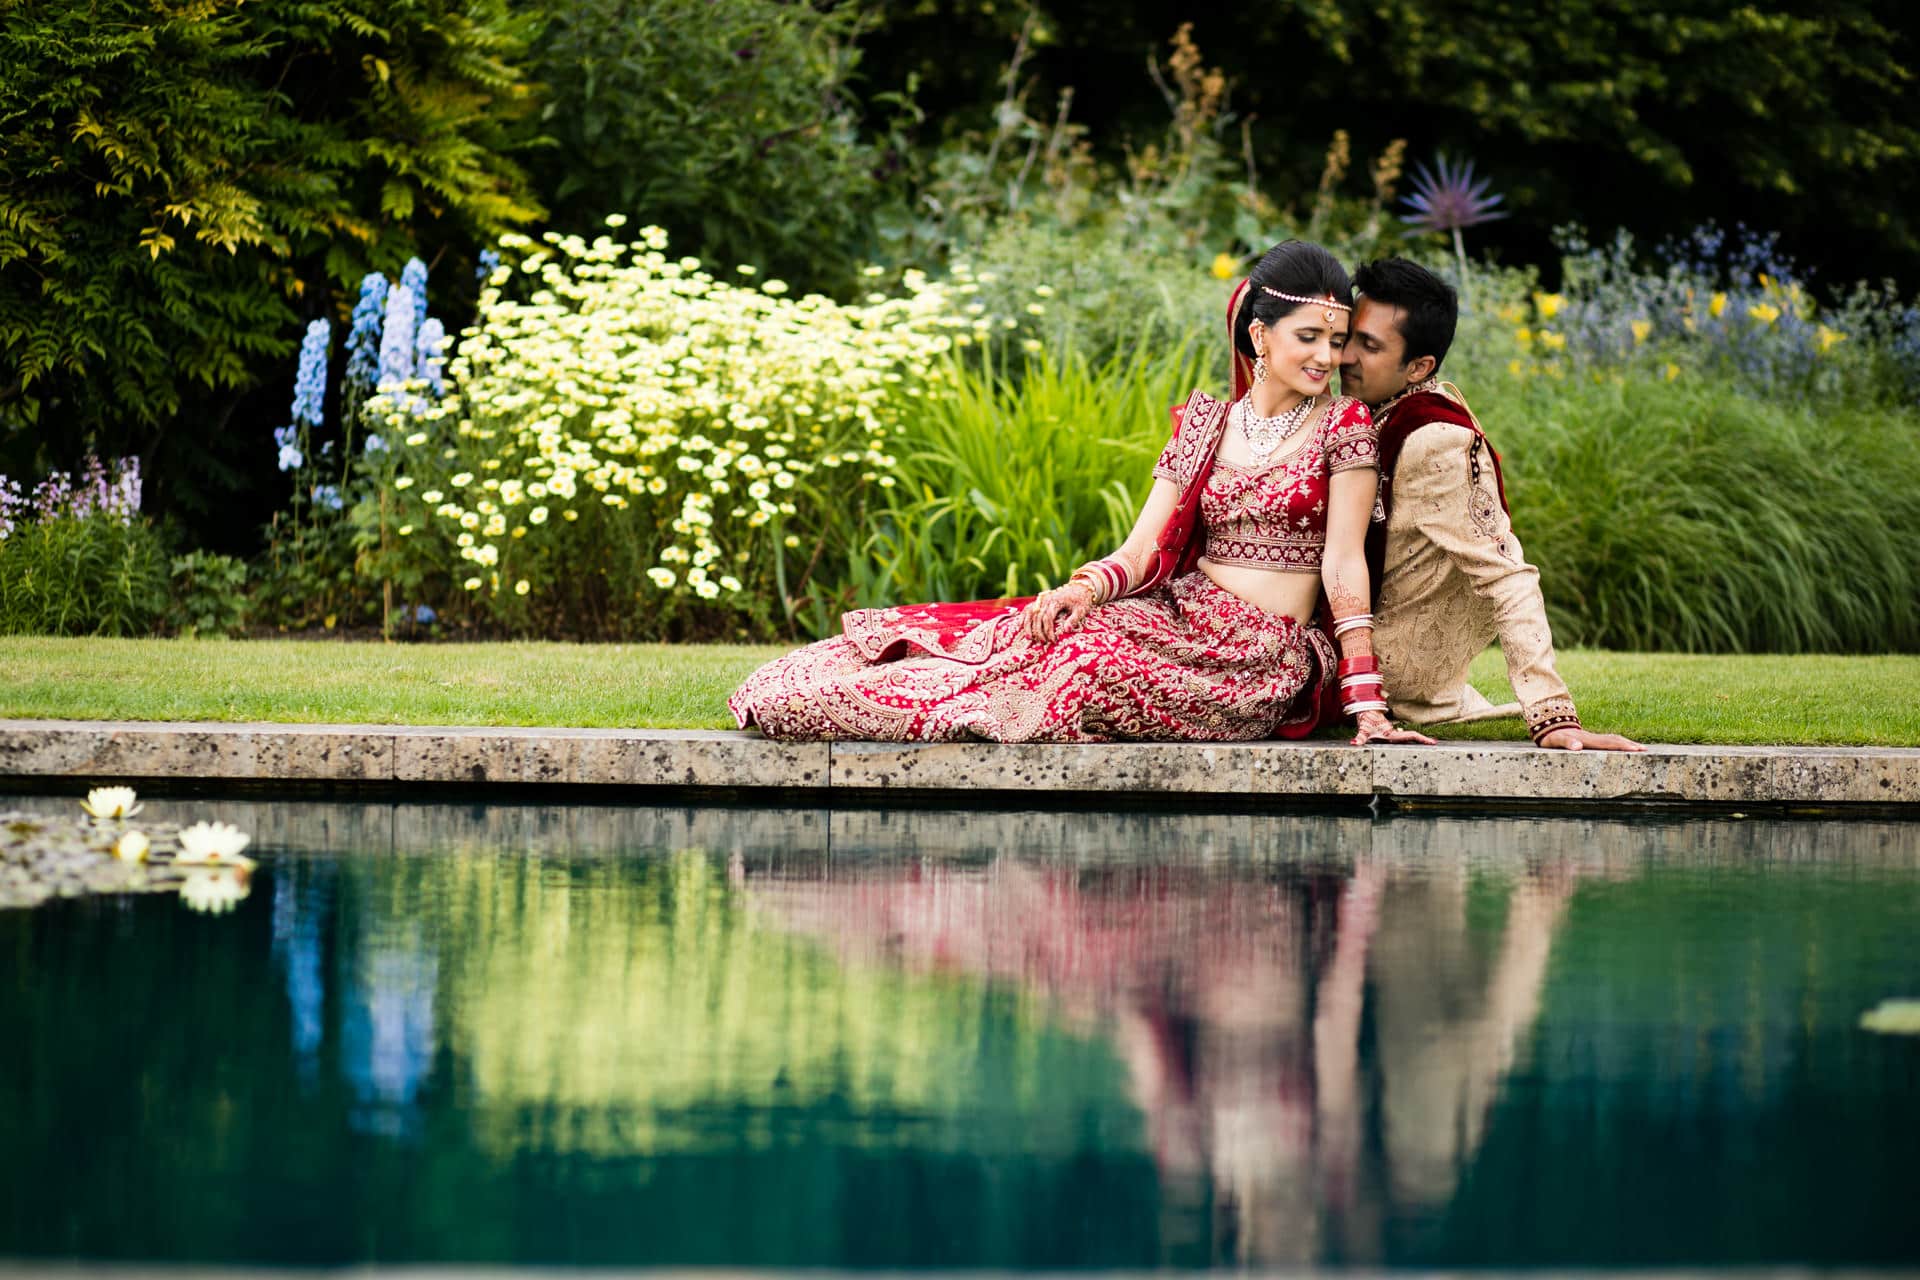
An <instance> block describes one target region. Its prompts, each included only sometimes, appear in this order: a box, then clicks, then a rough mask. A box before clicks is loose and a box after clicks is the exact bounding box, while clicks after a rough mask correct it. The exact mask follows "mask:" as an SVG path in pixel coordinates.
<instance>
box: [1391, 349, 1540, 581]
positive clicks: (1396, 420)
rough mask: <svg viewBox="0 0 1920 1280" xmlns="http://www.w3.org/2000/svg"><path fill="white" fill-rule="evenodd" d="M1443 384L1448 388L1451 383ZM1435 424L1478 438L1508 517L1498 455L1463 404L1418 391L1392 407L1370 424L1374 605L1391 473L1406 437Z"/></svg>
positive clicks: (1431, 392) (1435, 392)
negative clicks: (1375, 487)
mask: <svg viewBox="0 0 1920 1280" xmlns="http://www.w3.org/2000/svg"><path fill="white" fill-rule="evenodd" d="M1443 385H1446V386H1448V387H1451V386H1452V384H1451V383H1446V384H1443ZM1436 422H1438V423H1444V424H1445V425H1447V426H1450V427H1465V428H1466V429H1467V430H1468V431H1471V432H1473V434H1474V435H1475V436H1476V437H1478V440H1477V444H1476V447H1484V448H1485V449H1486V452H1487V457H1489V458H1491V459H1492V460H1493V483H1494V487H1495V488H1496V489H1497V490H1498V491H1499V494H1500V509H1501V510H1502V511H1505V512H1507V513H1508V514H1509V515H1511V514H1512V509H1511V508H1510V507H1508V506H1507V480H1506V477H1505V475H1503V474H1502V473H1501V470H1500V455H1499V453H1498V452H1496V451H1495V450H1494V447H1493V441H1491V440H1489V439H1487V433H1486V432H1484V431H1482V430H1481V429H1480V423H1479V422H1478V421H1477V420H1476V419H1475V418H1474V416H1473V410H1471V409H1469V408H1467V406H1466V404H1465V403H1464V401H1462V400H1456V399H1454V398H1453V397H1452V396H1449V395H1446V394H1444V393H1442V392H1440V391H1421V392H1418V393H1416V394H1414V395H1410V396H1408V397H1407V398H1406V399H1405V400H1402V401H1401V402H1400V403H1399V404H1396V405H1394V406H1393V407H1392V408H1391V409H1389V410H1388V411H1387V419H1386V421H1385V422H1380V421H1375V423H1374V426H1375V428H1376V429H1377V430H1378V431H1379V432H1380V499H1379V502H1378V504H1377V507H1376V509H1375V511H1374V517H1373V520H1372V522H1371V523H1369V524H1368V525H1367V578H1368V581H1370V582H1371V583H1372V584H1373V599H1374V603H1376V604H1378V603H1379V601H1380V577H1381V573H1382V571H1383V570H1384V569H1385V568H1386V563H1387V519H1388V517H1390V516H1391V515H1392V514H1393V473H1394V469H1395V468H1396V467H1398V466H1399V465H1400V450H1401V449H1403V448H1405V447H1406V443H1407V437H1409V436H1411V435H1412V434H1413V433H1414V432H1416V431H1418V430H1419V429H1420V428H1421V427H1425V426H1430V425H1432V424H1433V423H1436Z"/></svg>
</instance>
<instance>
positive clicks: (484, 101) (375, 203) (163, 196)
mask: <svg viewBox="0 0 1920 1280" xmlns="http://www.w3.org/2000/svg"><path fill="white" fill-rule="evenodd" d="M521 21H522V20H521V19H517V18H514V17H513V16H512V15H511V13H510V11H509V8H508V4H507V0H379V2H377V3H376V2H375V0H306V2H303V3H298V4H295V3H279V2H271V3H250V4H238V3H234V2H233V0H204V2H202V3H194V4H172V3H161V2H159V0H153V2H149V0H95V2H93V3H88V4H78V5H76V4H25V5H21V4H12V5H7V6H5V7H4V8H0V66H4V67H5V68H6V74H5V75H3V76H0V121H5V122H6V123H5V125H4V129H5V139H4V145H0V445H4V444H6V443H7V440H6V436H7V434H8V432H9V431H21V430H23V429H25V428H28V427H32V426H34V425H35V424H39V425H38V427H37V430H36V431H35V435H36V436H37V437H38V438H39V439H40V440H42V441H47V442H51V441H54V440H69V441H71V440H73V439H76V438H80V439H85V438H88V437H93V438H95V439H97V440H98V441H99V442H100V445H101V447H105V448H119V449H124V450H126V451H128V452H135V453H141V454H143V455H146V454H149V452H150V448H151V446H152V445H153V444H154V443H155V442H157V441H158V440H159V439H160V437H161V434H162V424H165V423H167V422H168V420H169V419H172V418H174V417H175V415H177V414H180V413H181V411H182V408H183V405H187V404H189V403H190V402H193V401H195V400H196V398H197V399H198V402H199V407H200V409H201V412H199V413H197V414H194V415H191V417H190V420H188V421H186V422H182V423H180V424H179V425H177V426H174V427H171V428H169V429H167V430H166V432H165V438H166V444H167V448H166V449H165V450H164V451H163V452H161V453H160V454H159V455H158V456H160V457H162V458H163V459H171V461H170V462H169V463H168V466H169V468H170V473H171V474H172V475H173V476H174V478H175V481H176V484H175V487H174V489H173V490H172V493H173V498H174V502H175V505H176V506H178V505H180V502H181V499H182V498H183V496H184V495H183V494H182V493H181V485H180V483H179V482H181V481H184V480H186V479H188V478H189V477H191V479H192V481H193V483H194V484H196V485H199V486H201V487H202V488H203V490H204V489H205V488H206V487H209V486H211V487H213V488H220V489H232V488H237V487H238V485H239V482H240V479H241V477H240V474H239V473H238V472H236V471H235V469H234V464H235V461H236V455H235V452H234V451H233V446H230V445H228V444H226V443H225V442H226V441H228V440H229V439H234V440H244V439H245V433H244V432H240V433H226V432H223V431H217V430H214V429H212V427H211V425H210V424H212V423H214V422H222V421H224V419H223V418H222V414H223V412H227V411H230V410H231V407H232V405H233V403H234V398H233V397H234V392H235V391H236V390H237V389H241V388H245V387H248V386H250V385H252V384H253V383H254V382H255V381H256V380H257V379H258V377H259V376H260V375H261V374H262V373H263V372H264V371H265V369H268V368H271V367H272V366H271V361H272V359H273V358H275V357H278V356H282V355H284V354H285V353H287V352H288V351H290V350H291V348H292V346H293V337H294V332H295V329H296V326H297V325H298V324H299V322H300V321H301V319H302V318H303V316H310V315H312V314H314V313H315V312H321V311H326V310H329V309H331V307H332V306H333V305H334V304H333V300H332V299H331V298H330V297H329V296H328V295H329V292H330V291H331V290H339V289H344V288H346V287H348V286H349V285H351V284H352V283H353V282H354V281H357V280H358V278H359V276H360V273H362V272H364V271H366V270H367V269H368V268H369V267H370V266H373V267H379V268H383V269H396V268H397V267H398V266H399V264H400V263H401V261H402V260H404V259H405V258H406V257H407V256H408V255H409V254H410V253H412V252H414V251H415V250H416V249H417V248H419V247H421V246H422V245H423V244H424V246H425V248H426V251H427V253H428V256H432V254H433V252H434V250H435V249H436V248H438V247H440V246H442V245H446V244H449V243H451V244H453V245H456V246H459V245H462V243H463V242H464V243H466V244H471V243H472V242H473V241H474V240H476V239H478V238H480V237H481V236H486V235H492V234H496V233H498V232H501V231H503V230H506V229H507V228H509V227H512V226H516V225H519V224H521V223H524V222H527V221H529V220H531V219H532V218H534V217H537V216H538V215H539V213H540V207H539V205H538V204H537V203H536V202H535V200H534V199H533V197H532V195H531V194H530V190H529V186H528V184H527V181H526V179H525V178H524V176H523V175H522V174H521V172H520V170H519V169H518V168H517V167H516V165H515V164H514V163H513V161H512V160H511V159H510V158H508V155H507V150H508V149H509V148H510V146H511V145H512V137H511V130H512V128H513V119H514V117H515V116H516V115H518V114H522V113H523V111H524V109H525V108H526V107H528V106H530V105H531V98H530V97H529V89H528V86H527V84H526V83H525V80H524V76H523V74H522V73H521V71H520V70H519V69H518V68H517V66H516V60H517V59H518V58H519V57H520V53H519V41H518V34H517V33H518V31H519V26H520V23H521ZM222 396H225V397H228V399H226V400H225V401H224V402H221V401H220V399H219V397H222ZM209 399H211V400H213V401H214V403H213V406H212V407H211V408H209V407H208V404H207V402H208V400H209ZM65 448H71V445H70V444H69V445H67V446H65ZM16 452H18V451H17V450H16ZM29 452H31V451H29ZM200 497H201V499H202V501H203V503H204V502H205V501H206V500H208V494H207V493H206V492H204V491H203V492H202V493H201V494H200Z"/></svg>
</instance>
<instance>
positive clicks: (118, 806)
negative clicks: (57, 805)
mask: <svg viewBox="0 0 1920 1280" xmlns="http://www.w3.org/2000/svg"><path fill="white" fill-rule="evenodd" d="M134 799H135V797H134V793H133V788H132V787H95V788H94V789H93V790H91V791H89V792H87V798H86V799H85V800H82V801H81V802H80V807H81V808H82V809H85V810H86V811H87V812H88V813H89V814H91V815H92V816H94V817H96V818H100V819H103V820H104V819H108V818H131V817H132V816H133V815H134V814H136V813H138V812H140V806H139V805H137V804H135V803H134Z"/></svg>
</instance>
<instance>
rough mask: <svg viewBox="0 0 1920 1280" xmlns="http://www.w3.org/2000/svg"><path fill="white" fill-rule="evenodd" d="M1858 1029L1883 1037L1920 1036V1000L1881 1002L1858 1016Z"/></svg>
mask: <svg viewBox="0 0 1920 1280" xmlns="http://www.w3.org/2000/svg"><path fill="white" fill-rule="evenodd" d="M1860 1029H1861V1030H1862V1031H1877V1032H1879V1033H1880V1034H1881V1035H1884V1036H1920V1000H1882V1001H1881V1002H1880V1003H1879V1004H1878V1005H1876V1006H1875V1007H1873V1008H1872V1009H1869V1010H1867V1012H1866V1013H1864V1014H1862V1015H1860Z"/></svg>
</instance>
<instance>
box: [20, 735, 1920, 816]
mask: <svg viewBox="0 0 1920 1280" xmlns="http://www.w3.org/2000/svg"><path fill="white" fill-rule="evenodd" d="M0 778H12V779H21V778H43V779H47V780H49V781H51V780H54V779H69V780H75V781H79V780H85V781H88V782H93V783H102V784H104V783H108V782H138V781H153V780H167V781H196V782H236V783H238V782H244V783H269V782H298V783H327V784H342V785H348V786H354V785H366V786H393V785H402V786H414V785H419V786H446V785H463V786H469V787H471V786H476V785H485V786H495V785H562V786H575V787H589V788H599V787H627V788H641V789H648V788H662V789H665V788H674V789H691V790H696V791H699V790H709V789H710V790H715V791H722V790H724V791H736V792H737V791H746V792H752V791H783V792H828V793H836V794H844V795H855V794H858V795H861V796H873V795H876V794H878V795H881V796H899V797H901V798H903V799H906V798H924V797H927V796H941V795H951V794H953V793H955V792H968V793H980V792H993V793H1000V794H1020V795H1027V796H1032V797H1034V798H1035V800H1036V802H1038V803H1040V804H1042V805H1046V804H1048V803H1050V802H1051V803H1061V802H1066V801H1068V800H1069V798H1070V797H1073V796H1083V795H1091V796H1111V795H1113V794H1115V793H1122V794H1126V795H1129V796H1141V795H1145V796H1156V797H1163V798H1166V799H1169V800H1171V799H1174V798H1177V797H1180V796H1192V797H1196V798H1201V797H1204V798H1207V799H1226V798H1249V799H1272V800H1285V799H1301V800H1336V801H1339V800H1345V801H1348V802H1355V803H1361V802H1366V801H1368V800H1375V799H1378V800H1385V801H1392V802H1414V803H1418V802H1422V801H1457V800H1472V801H1485V802H1491V803H1509V802H1510V803H1521V804H1539V803H1546V804H1555V805H1558V804H1572V805H1581V804H1585V805H1592V804H1594V803H1595V802H1628V803H1632V802H1642V803H1682V804H1722V805H1729V804H1730V805H1790V806H1793V805H1806V806H1829V805H1872V806H1880V807H1907V806H1920V748H1910V747H1909V748H1890V747H1735V746H1719V747H1702V746H1658V747H1653V748H1651V749H1649V750H1648V751H1646V752H1645V753H1641V754H1625V753H1617V752H1601V751H1581V752H1569V751H1542V750H1538V749H1536V748H1534V747H1532V746H1531V745H1529V744H1527V743H1524V742H1457V743H1442V744H1441V745H1439V746H1434V747H1373V748H1369V749H1366V750H1356V749H1355V748H1353V747H1350V746H1347V745H1345V744H1343V743H1340V742H1338V741H1335V740H1320V741H1312V742H1278V741H1272V742H1245V743H1110V744H1099V745H1060V744H1017V745H1008V744H1001V743H989V742H967V743H927V744H905V745H902V744H894V743H872V742H836V743H824V742H774V741H770V740H768V739H766V738H763V737H761V736H760V735H759V734H757V733H745V732H731V731H716V730H697V729H576V728H523V727H481V728H463V727H435V726H416V725H319V724H313V725H309V724H257V723H253V724H226V723H201V722H178V723H176V722H131V721H91V720H0ZM1043 797H1044V799H1043Z"/></svg>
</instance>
